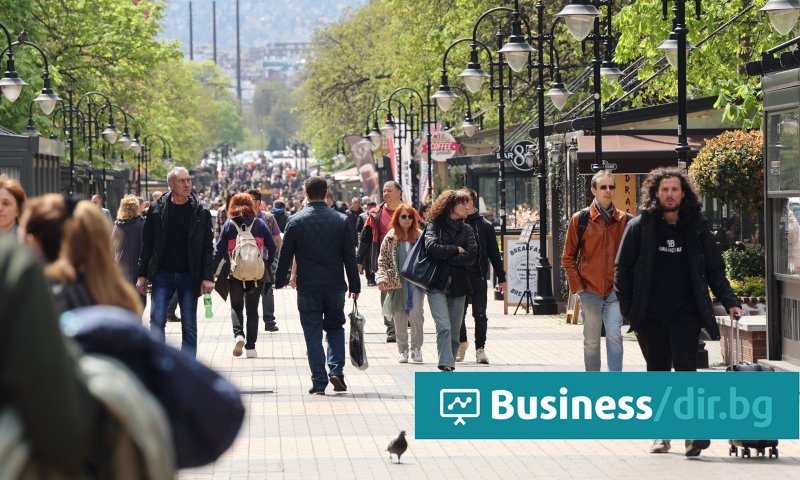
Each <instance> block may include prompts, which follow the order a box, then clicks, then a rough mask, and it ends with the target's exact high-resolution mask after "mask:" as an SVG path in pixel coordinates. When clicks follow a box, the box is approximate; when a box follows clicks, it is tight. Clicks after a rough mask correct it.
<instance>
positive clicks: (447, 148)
mask: <svg viewBox="0 0 800 480" xmlns="http://www.w3.org/2000/svg"><path fill="white" fill-rule="evenodd" d="M431 143H432V144H433V149H432V150H431V158H433V161H435V162H446V161H447V159H449V158H453V157H455V156H456V154H457V153H458V152H459V150H461V144H460V143H458V142H457V141H456V137H454V136H452V135H451V134H450V133H448V132H444V131H438V132H433V134H431ZM427 152H428V142H425V143H424V144H423V145H422V153H427Z"/></svg>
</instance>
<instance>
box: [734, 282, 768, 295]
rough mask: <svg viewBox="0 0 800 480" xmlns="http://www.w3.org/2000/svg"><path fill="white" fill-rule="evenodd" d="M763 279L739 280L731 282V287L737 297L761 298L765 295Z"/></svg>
mask: <svg viewBox="0 0 800 480" xmlns="http://www.w3.org/2000/svg"><path fill="white" fill-rule="evenodd" d="M765 283H766V282H765V280H764V277H746V278H744V279H741V280H735V279H732V280H731V287H733V291H734V292H735V293H736V296H737V297H763V296H765V295H766V285H765Z"/></svg>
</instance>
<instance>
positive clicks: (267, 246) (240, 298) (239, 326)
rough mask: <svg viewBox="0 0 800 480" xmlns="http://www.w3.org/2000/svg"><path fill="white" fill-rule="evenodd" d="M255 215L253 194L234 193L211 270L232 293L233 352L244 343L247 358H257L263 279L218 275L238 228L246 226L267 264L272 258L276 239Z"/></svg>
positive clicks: (232, 244) (232, 249)
mask: <svg viewBox="0 0 800 480" xmlns="http://www.w3.org/2000/svg"><path fill="white" fill-rule="evenodd" d="M257 217H258V210H257V209H256V206H255V204H254V202H253V197H251V196H250V194H248V193H237V194H236V195H234V196H233V197H232V198H231V199H230V202H229V203H228V220H226V221H225V224H224V225H223V226H222V230H221V231H220V234H219V238H218V239H217V245H216V248H215V249H214V271H216V272H217V275H219V276H220V278H218V280H217V284H218V285H219V282H220V281H222V282H224V283H226V284H227V287H228V292H229V294H230V296H231V320H232V322H233V337H234V340H235V342H236V343H235V346H234V348H233V356H235V357H239V356H241V355H242V347H244V349H245V351H246V353H247V358H256V357H258V354H257V353H256V339H257V338H258V301H259V300H260V299H261V290H262V289H263V288H264V282H263V281H262V280H253V281H241V280H238V279H236V278H234V277H232V276H230V270H229V269H228V274H227V275H220V272H221V268H222V266H224V265H223V264H222V262H223V261H224V260H225V261H226V263H227V264H228V265H230V263H231V262H230V260H231V258H230V257H231V254H232V253H233V251H234V249H235V248H236V238H237V237H238V236H239V231H240V230H242V231H244V230H248V231H250V232H251V233H252V234H253V237H254V238H255V240H256V243H257V244H258V247H259V248H261V249H262V252H263V255H264V260H266V262H265V263H266V268H269V265H270V264H271V263H272V261H273V260H274V258H275V241H274V240H273V239H272V235H271V234H270V232H269V229H268V228H267V224H266V223H264V221H263V220H261V219H260V218H257ZM243 310H246V311H247V326H246V332H245V328H244V327H243V325H244V322H243V319H244V315H243Z"/></svg>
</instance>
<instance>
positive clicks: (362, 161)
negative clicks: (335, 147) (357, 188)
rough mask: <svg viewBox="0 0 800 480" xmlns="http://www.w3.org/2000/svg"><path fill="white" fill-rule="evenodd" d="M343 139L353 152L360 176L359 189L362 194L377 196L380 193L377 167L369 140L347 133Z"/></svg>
mask: <svg viewBox="0 0 800 480" xmlns="http://www.w3.org/2000/svg"><path fill="white" fill-rule="evenodd" d="M345 140H346V141H347V144H348V145H350V151H351V152H353V159H354V160H355V163H356V168H358V174H359V176H361V191H362V193H363V195H366V196H368V197H373V198H377V195H378V194H379V193H380V184H379V181H378V169H377V168H376V167H375V161H374V160H373V158H372V148H370V142H369V141H367V140H364V139H363V138H362V137H360V136H358V135H348V136H347V137H345Z"/></svg>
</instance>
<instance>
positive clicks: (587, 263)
mask: <svg viewBox="0 0 800 480" xmlns="http://www.w3.org/2000/svg"><path fill="white" fill-rule="evenodd" d="M589 212H590V214H589V223H588V224H587V225H586V230H585V231H584V232H583V238H582V242H581V243H582V245H581V251H580V258H577V255H578V217H579V216H580V212H576V213H575V214H573V215H572V218H570V219H569V226H568V227H567V238H566V240H565V241H564V252H563V253H562V254H561V264H562V265H564V270H566V272H567V280H568V281H569V289H570V290H571V291H572V292H573V293H577V292H582V291H584V290H586V291H587V292H589V293H593V294H595V295H602V296H606V295H608V294H610V293H611V291H612V290H613V289H614V259H615V258H616V256H617V250H619V244H620V242H621V241H622V234H623V232H624V231H625V225H626V224H627V223H628V221H627V215H626V214H625V212H623V211H621V210H619V209H616V208H615V209H614V213H613V215H612V216H611V218H610V219H609V220H608V222H606V220H605V217H604V216H603V214H602V213H600V211H599V210H597V206H596V205H595V202H594V201H592V204H591V205H590V206H589Z"/></svg>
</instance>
